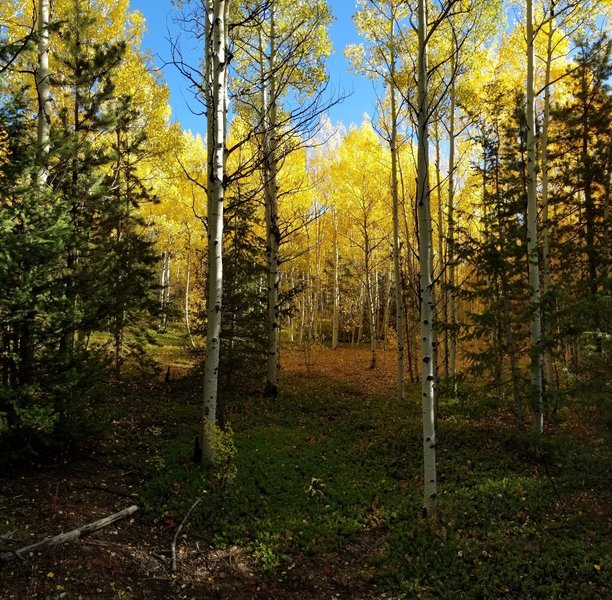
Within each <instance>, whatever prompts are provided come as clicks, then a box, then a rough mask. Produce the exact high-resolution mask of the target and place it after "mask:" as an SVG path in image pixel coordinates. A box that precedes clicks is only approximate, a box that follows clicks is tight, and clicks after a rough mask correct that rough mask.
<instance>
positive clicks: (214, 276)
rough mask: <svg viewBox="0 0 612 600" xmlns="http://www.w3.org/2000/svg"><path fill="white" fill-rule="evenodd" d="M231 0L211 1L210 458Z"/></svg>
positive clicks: (209, 454) (203, 437)
mask: <svg viewBox="0 0 612 600" xmlns="http://www.w3.org/2000/svg"><path fill="white" fill-rule="evenodd" d="M229 8H230V0H206V6H205V17H206V19H205V32H204V34H205V35H204V39H205V54H204V61H205V72H206V82H205V90H206V109H207V119H206V140H207V150H208V154H207V170H208V184H207V185H208V187H207V205H208V211H207V221H208V295H207V302H208V308H207V317H208V323H207V327H206V361H205V364H204V402H203V410H202V422H201V426H200V448H201V459H202V461H203V462H205V463H211V462H212V460H213V456H214V447H213V444H212V441H213V433H214V428H215V427H216V422H217V397H218V386H219V350H220V346H221V314H222V303H221V302H222V294H223V204H224V197H225V185H226V182H225V139H226V119H227V88H228V75H229V60H230V57H229V54H228V45H229V39H228V16H229Z"/></svg>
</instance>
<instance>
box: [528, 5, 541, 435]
mask: <svg viewBox="0 0 612 600" xmlns="http://www.w3.org/2000/svg"><path fill="white" fill-rule="evenodd" d="M526 9H527V10H526V20H527V22H526V36H527V254H528V261H529V286H530V288H531V387H532V394H533V399H534V409H535V423H534V428H535V432H536V434H537V435H541V434H542V433H543V430H544V410H543V408H544V395H543V384H542V322H541V316H540V265H539V257H538V200H537V187H536V186H537V181H536V135H535V134H536V121H535V93H534V75H535V64H534V63H535V50H534V33H533V4H532V0H526Z"/></svg>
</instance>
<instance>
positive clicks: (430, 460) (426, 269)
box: [417, 0, 437, 517]
mask: <svg viewBox="0 0 612 600" xmlns="http://www.w3.org/2000/svg"><path fill="white" fill-rule="evenodd" d="M417 19H418V39H419V46H418V49H419V50H418V52H419V55H418V74H417V78H418V82H417V84H418V99H417V110H418V114H417V137H418V161H417V212H418V222H419V263H420V284H421V285H420V287H421V358H422V362H423V364H422V375H421V377H422V379H421V388H422V389H421V393H422V402H423V461H424V504H423V513H424V514H425V515H426V516H428V517H433V516H434V515H435V513H436V506H437V491H436V432H435V409H434V386H435V374H434V327H433V325H434V324H433V318H434V292H433V286H434V281H433V276H432V264H433V243H432V226H431V207H430V196H431V193H430V187H429V139H428V121H429V117H430V115H429V111H430V106H429V100H428V89H427V87H428V66H427V37H426V35H427V19H426V8H425V0H419V2H418V9H417Z"/></svg>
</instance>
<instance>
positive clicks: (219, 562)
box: [0, 348, 395, 600]
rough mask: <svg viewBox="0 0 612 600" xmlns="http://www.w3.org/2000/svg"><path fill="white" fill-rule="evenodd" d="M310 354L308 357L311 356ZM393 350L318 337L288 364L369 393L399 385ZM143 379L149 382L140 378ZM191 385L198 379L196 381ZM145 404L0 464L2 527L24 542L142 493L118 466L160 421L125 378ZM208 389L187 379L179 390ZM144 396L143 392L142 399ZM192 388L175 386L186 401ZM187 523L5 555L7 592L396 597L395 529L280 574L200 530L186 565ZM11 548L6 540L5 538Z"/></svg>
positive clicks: (299, 374) (121, 529) (144, 522)
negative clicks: (391, 536)
mask: <svg viewBox="0 0 612 600" xmlns="http://www.w3.org/2000/svg"><path fill="white" fill-rule="evenodd" d="M167 358H168V360H167V361H166V364H170V365H171V371H172V378H173V380H176V379H177V378H179V377H180V376H182V375H185V374H186V373H187V372H188V364H186V362H187V361H186V360H185V359H184V357H183V358H182V359H179V360H178V361H177V360H174V361H172V360H170V359H171V358H172V356H168V357H167ZM307 359H308V360H307ZM393 361H394V357H393V353H392V351H383V352H381V353H380V354H379V362H378V367H377V369H376V370H369V369H367V368H364V367H363V365H367V364H369V353H368V351H367V350H366V349H344V350H341V351H336V352H331V351H329V350H325V349H323V348H314V349H313V351H312V352H311V353H310V356H306V355H305V353H304V352H303V351H286V352H285V353H284V354H283V375H284V376H285V377H287V378H291V379H292V380H293V381H294V383H295V381H298V382H299V381H300V379H304V380H305V379H308V380H309V381H308V383H309V384H312V383H313V380H316V376H317V374H321V375H325V376H326V377H330V378H339V379H342V380H344V381H347V380H349V381H351V383H352V384H353V385H355V386H357V387H360V388H362V389H363V390H364V391H367V392H368V393H377V394H388V393H392V392H393V389H394V385H395V383H394V372H393V370H394V364H393ZM164 374H165V367H164V369H162V371H160V375H159V377H158V378H157V380H156V381H154V382H153V383H149V384H147V386H148V390H147V393H146V394H144V397H145V398H146V397H149V398H151V397H154V396H156V397H163V396H164V395H165V394H166V395H167V394H168V386H166V385H165V384H164V382H163V375H164ZM138 385H142V384H138ZM185 390H187V391H185ZM122 391H123V394H124V396H125V398H126V401H129V402H133V403H135V405H134V406H133V407H132V409H131V410H130V411H129V413H128V414H127V416H125V417H124V418H121V419H118V420H115V421H113V423H112V426H111V427H110V428H109V430H108V431H107V432H105V433H104V435H103V436H102V437H101V439H99V440H96V441H94V442H92V443H90V444H88V445H85V446H81V447H80V448H79V449H78V450H72V451H70V452H68V453H64V454H62V455H61V456H60V457H53V458H52V457H40V461H39V462H40V464H38V465H35V466H31V467H29V468H20V469H17V470H15V471H13V472H10V473H4V474H2V475H0V514H1V515H2V520H1V521H0V535H2V534H4V533H6V532H9V531H16V534H15V536H16V537H17V538H18V539H19V543H17V544H16V545H15V546H13V547H21V546H23V545H27V544H31V543H34V542H37V541H40V540H42V539H44V538H46V537H51V536H54V535H57V534H59V533H62V532H66V531H69V530H72V529H74V528H77V527H79V526H81V525H84V524H85V523H89V522H92V521H95V520H97V519H100V518H102V517H105V516H108V515H110V514H112V513H115V512H117V511H119V510H121V509H123V508H126V507H128V506H130V505H132V504H134V503H137V502H138V490H139V488H140V486H141V485H142V484H143V481H142V479H139V476H138V473H137V472H136V471H135V470H131V469H129V468H125V467H124V466H118V465H120V464H123V461H118V460H117V458H118V457H119V456H120V454H121V453H122V452H123V451H124V450H125V449H126V448H130V449H131V450H132V451H134V452H136V453H140V454H141V455H144V456H146V454H147V452H148V451H149V449H148V446H147V443H148V442H147V440H148V439H150V438H151V435H149V434H150V432H151V430H152V428H153V429H155V428H158V427H159V426H160V423H158V421H157V418H156V415H155V412H154V411H153V410H151V404H149V403H147V402H146V401H145V402H143V403H141V404H139V405H138V404H137V403H139V402H141V401H140V400H138V399H137V398H136V395H134V396H132V397H131V398H130V396H131V394H130V386H129V385H126V386H125V388H124V389H123V390H122ZM181 394H182V395H183V396H184V395H185V394H187V395H191V396H194V395H196V394H197V390H193V389H190V388H189V386H187V387H186V388H185V389H183V390H182V391H180V392H179V396H180V395H181ZM134 398H136V400H135V399H134ZM183 400H184V398H182V397H176V398H175V401H179V402H180V401H183ZM177 526H178V523H176V522H175V521H174V520H172V519H169V520H164V519H160V520H159V521H156V522H153V523H151V522H150V521H149V520H148V519H145V518H143V515H142V513H141V512H140V513H136V514H135V515H134V516H133V517H130V518H129V519H125V520H123V521H120V522H118V523H116V524H114V525H112V526H109V527H107V528H105V529H102V530H100V531H98V532H96V533H94V534H92V535H90V536H88V537H86V538H84V539H80V540H77V541H75V542H70V543H66V544H64V545H63V546H60V547H54V548H51V549H47V550H44V551H40V552H37V551H35V552H33V553H30V554H29V555H26V556H23V557H22V558H20V559H16V560H14V561H12V562H10V563H6V564H0V598H1V599H2V600H13V599H15V600H21V599H30V598H45V599H46V598H51V599H56V598H57V599H59V598H67V599H77V598H79V599H80V598H82V599H89V598H125V599H141V598H142V599H147V600H149V599H158V598H159V599H164V598H223V599H225V598H228V599H231V598H237V599H240V598H254V599H260V598H261V599H266V598H270V599H276V598H277V599H279V600H280V599H283V598H296V599H304V600H310V599H318V598H321V599H323V598H326V599H328V598H364V599H366V598H385V597H390V596H388V595H386V594H385V593H384V592H381V591H378V590H377V588H376V586H375V585H374V584H373V583H372V582H371V580H372V577H373V572H374V569H373V566H372V563H373V560H375V559H376V557H377V555H378V554H379V553H380V552H381V550H382V547H383V545H384V533H383V532H381V531H379V530H377V529H376V528H374V529H372V530H368V531H366V532H365V533H364V534H363V535H362V537H361V538H360V539H359V541H358V542H356V543H354V544H352V545H351V546H349V547H348V548H346V549H345V550H344V551H343V552H342V553H341V554H335V555H317V556H306V555H297V556H294V557H292V561H291V562H290V564H287V565H285V566H283V567H282V569H281V570H280V571H279V572H277V573H276V574H274V575H270V574H266V573H262V572H261V571H260V570H259V568H258V566H257V565H256V564H255V562H254V560H253V558H252V556H251V555H250V554H249V553H248V552H247V551H246V550H245V549H244V548H240V547H236V546H231V547H228V548H225V549H222V550H220V549H218V548H214V547H212V546H211V545H210V544H209V543H208V542H207V541H206V540H205V539H201V538H199V537H198V535H197V534H194V533H193V532H189V533H188V534H185V535H184V536H182V538H181V540H180V542H179V546H178V569H177V572H176V573H173V572H172V570H171V567H170V547H171V541H172V538H173V536H174V533H175V531H176V527H177ZM4 549H5V550H6V549H7V547H6V546H5V547H4Z"/></svg>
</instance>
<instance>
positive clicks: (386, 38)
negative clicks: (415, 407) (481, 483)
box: [347, 0, 407, 400]
mask: <svg viewBox="0 0 612 600" xmlns="http://www.w3.org/2000/svg"><path fill="white" fill-rule="evenodd" d="M358 6H359V7H360V12H358V13H357V14H356V16H355V21H356V25H357V28H358V30H359V32H360V33H361V35H362V36H363V37H365V38H366V40H367V41H368V47H367V55H366V48H364V47H360V46H353V47H349V48H348V51H347V53H348V55H349V58H351V59H352V68H353V69H355V70H356V71H357V72H362V73H364V74H366V75H368V76H371V77H379V78H381V79H382V80H383V81H384V83H385V87H386V92H387V96H388V101H389V109H390V114H389V121H388V123H386V124H385V125H386V129H387V141H388V143H389V148H390V151H391V198H392V219H393V235H392V241H393V280H394V292H395V330H396V334H397V350H396V361H397V396H398V399H399V400H403V399H404V395H405V384H404V371H405V367H404V354H405V326H404V298H403V293H402V274H401V247H400V232H399V230H400V228H399V205H400V199H399V198H400V185H399V175H398V169H399V167H398V154H399V148H400V140H399V136H398V129H399V123H400V118H401V117H400V111H401V101H400V100H401V97H398V96H399V93H398V79H399V73H398V71H399V70H400V68H401V64H400V63H401V60H400V52H399V50H398V35H397V28H398V24H399V22H400V21H401V20H403V19H404V18H405V17H406V14H407V11H406V8H405V7H403V6H402V5H401V3H398V2H397V0H378V1H376V2H360V3H359V5H358ZM381 49H382V59H381ZM364 59H365V60H364Z"/></svg>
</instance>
